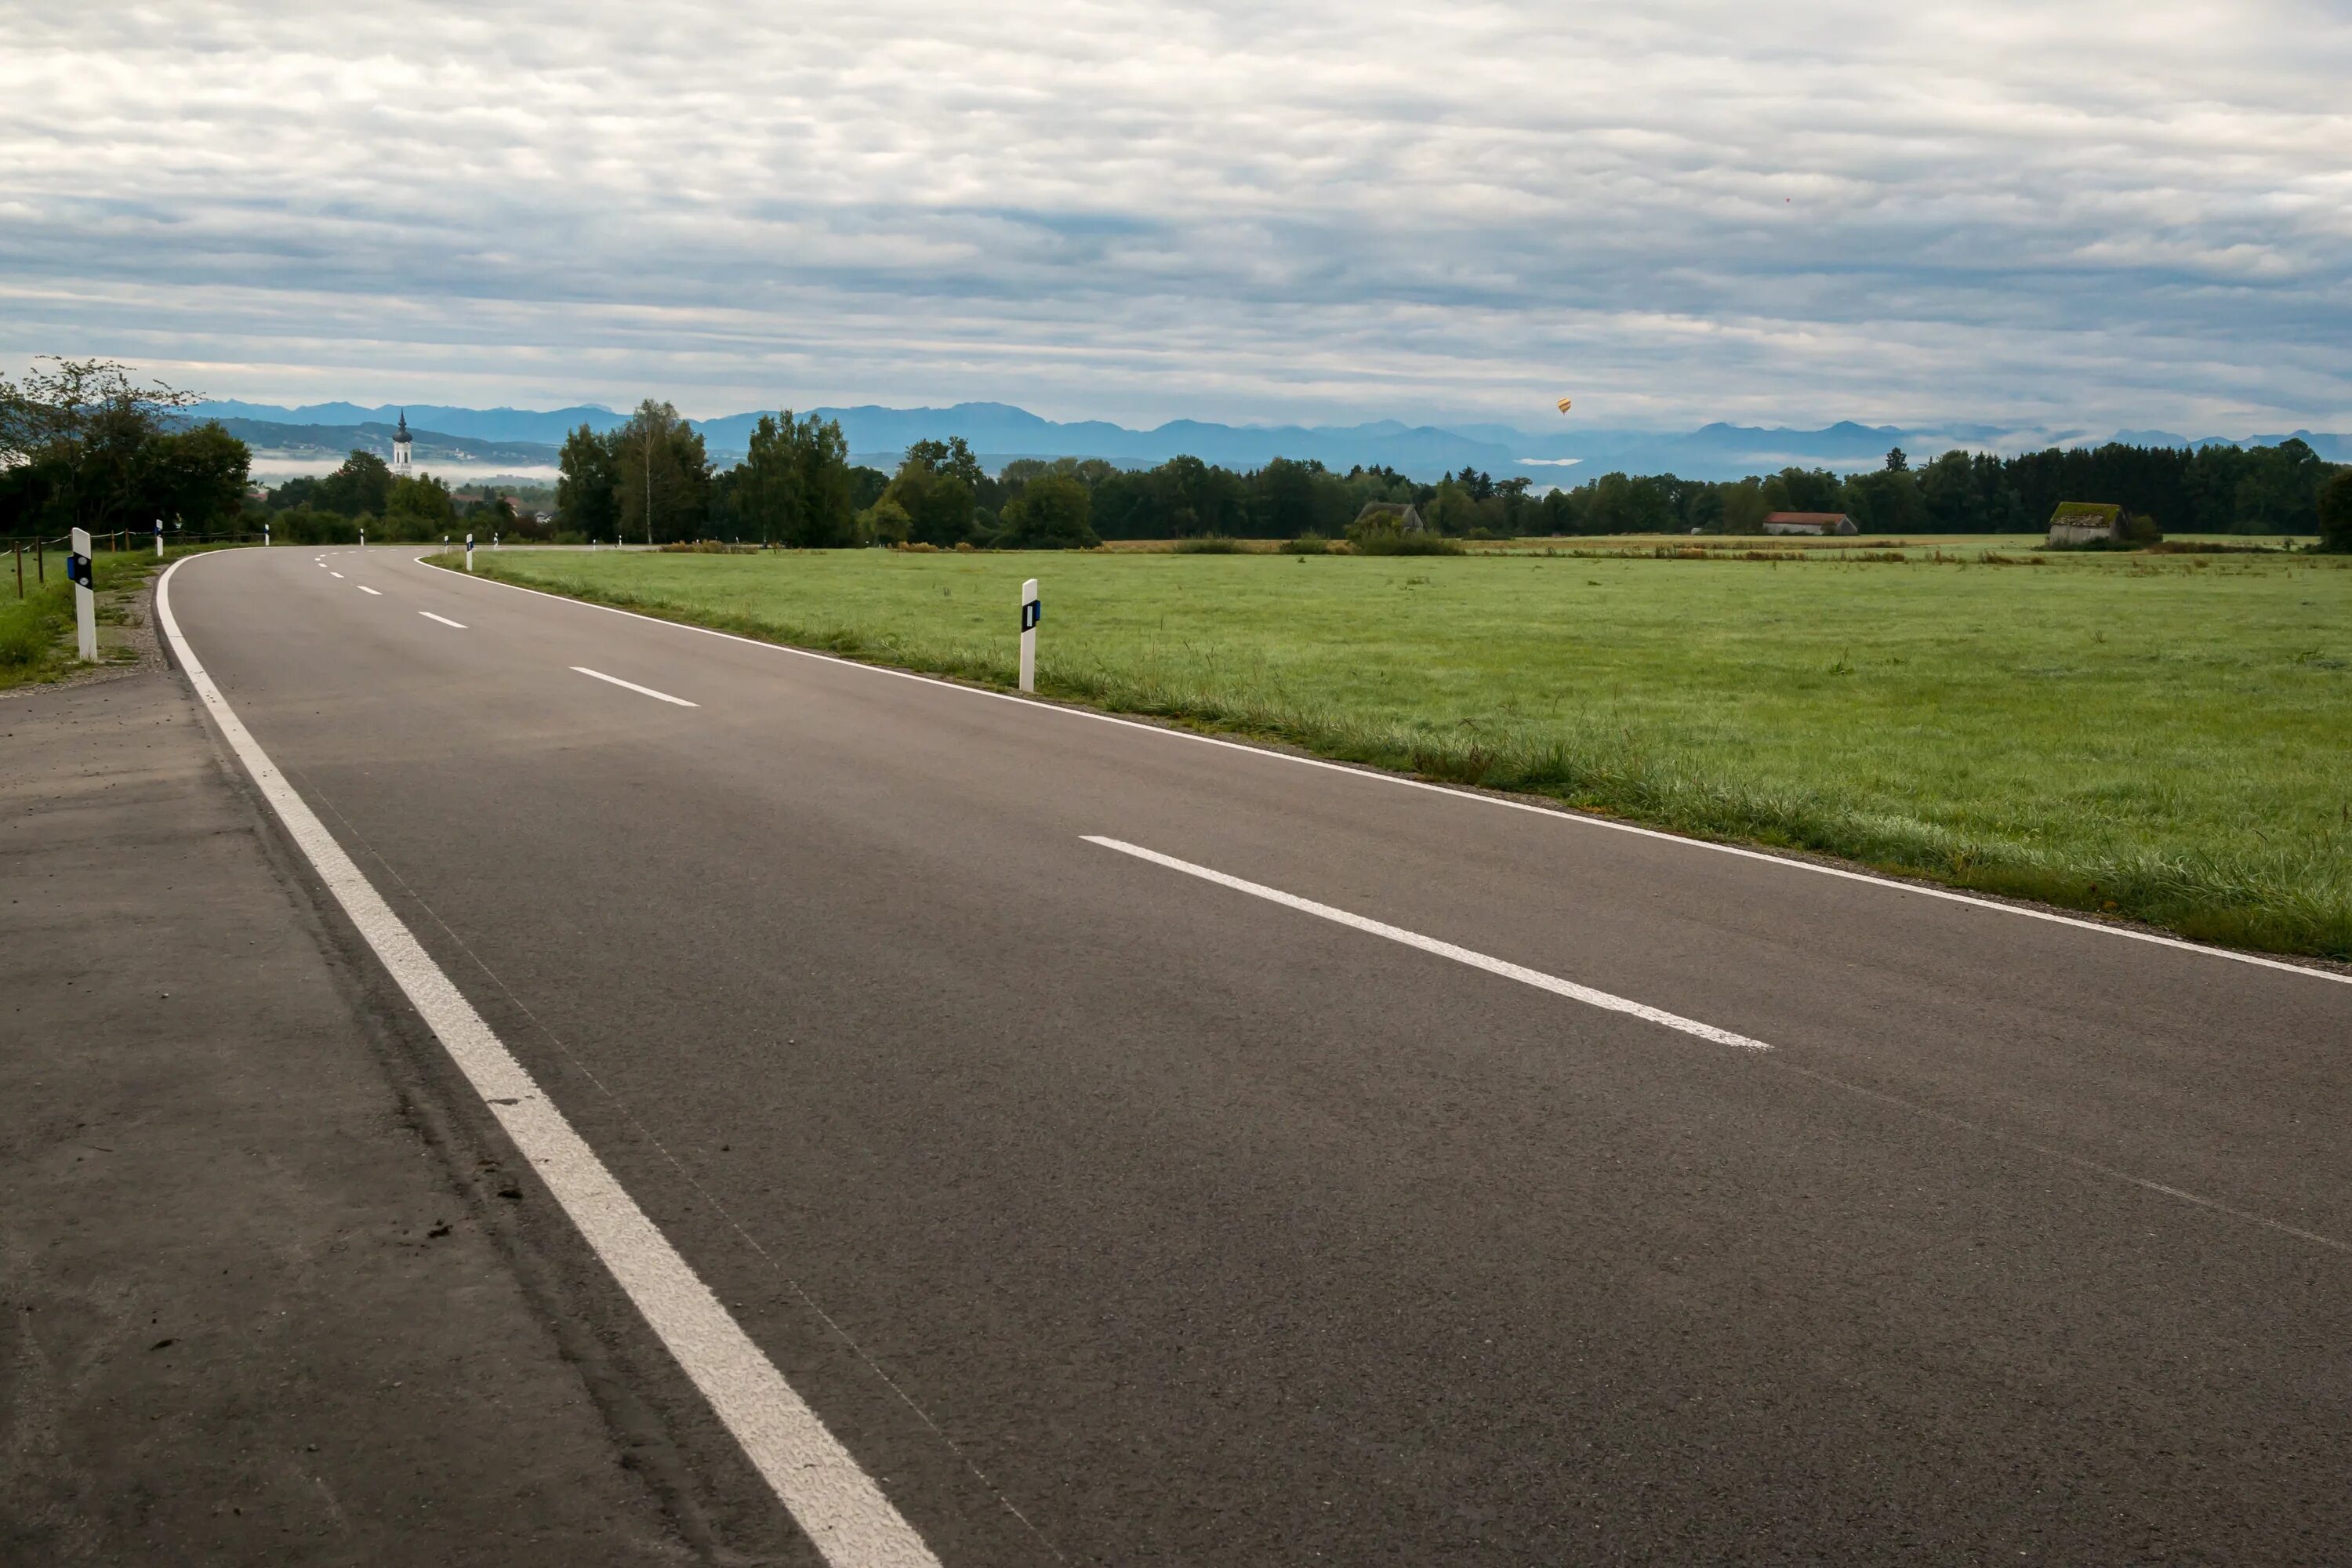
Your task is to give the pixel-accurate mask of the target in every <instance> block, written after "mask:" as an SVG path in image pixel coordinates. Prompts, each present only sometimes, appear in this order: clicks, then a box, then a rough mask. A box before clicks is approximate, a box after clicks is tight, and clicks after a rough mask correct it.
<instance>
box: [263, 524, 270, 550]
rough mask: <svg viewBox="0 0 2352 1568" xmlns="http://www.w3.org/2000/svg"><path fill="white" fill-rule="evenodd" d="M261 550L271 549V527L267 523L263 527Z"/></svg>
mask: <svg viewBox="0 0 2352 1568" xmlns="http://www.w3.org/2000/svg"><path fill="white" fill-rule="evenodd" d="M261 548H263V549H264V550H267V549H268V548H269V525H268V523H266V522H265V523H263V524H262V525H261Z"/></svg>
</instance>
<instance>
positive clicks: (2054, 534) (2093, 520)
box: [2050, 500, 2124, 544]
mask: <svg viewBox="0 0 2352 1568" xmlns="http://www.w3.org/2000/svg"><path fill="white" fill-rule="evenodd" d="M2122 537H2124V509H2123V508H2122V507H2120V506H2116V505H2113V504H2111V503H2109V502H2106V501H2096V500H2062V501H2060V502H2059V503H2058V510H2056V511H2053V512H2052V513H2051V514H2050V542H2051V543H2053V544H2097V543H2102V542H2106V541H2109V540H2116V539H2121V538H2122Z"/></svg>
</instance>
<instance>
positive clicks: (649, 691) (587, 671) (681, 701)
mask: <svg viewBox="0 0 2352 1568" xmlns="http://www.w3.org/2000/svg"><path fill="white" fill-rule="evenodd" d="M572 668H574V669H576V670H578V671H579V672H580V673H581V674H583V675H593V676H594V677H595V678H596V679H599V680H604V681H610V682H611V683H612V684H613V685H614V686H625V687H627V688H628V689H630V690H631V691H636V692H641V693H643V694H644V695H646V696H647V697H657V698H659V699H661V700H663V701H664V702H675V703H677V705H678V706H679V707H680V708H699V707H701V706H702V704H701V703H699V702H688V700H686V699H685V698H683V697H672V696H671V695H670V694H669V693H668V692H667V691H656V690H655V689H653V688H652V687H650V686H639V685H638V684H637V683H636V682H635V681H634V680H623V679H621V678H620V677H619V676H617V675H607V674H605V673H604V671H603V670H601V669H591V668H588V667H587V666H586V665H584V664H575V665H573V666H572Z"/></svg>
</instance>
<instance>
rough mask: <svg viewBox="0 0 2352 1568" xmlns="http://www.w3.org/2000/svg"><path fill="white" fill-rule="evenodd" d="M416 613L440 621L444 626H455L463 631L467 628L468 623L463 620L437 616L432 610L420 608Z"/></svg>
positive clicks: (430, 619)
mask: <svg viewBox="0 0 2352 1568" xmlns="http://www.w3.org/2000/svg"><path fill="white" fill-rule="evenodd" d="M416 613H417V614H418V615H420V616H424V617H425V619H426V620H428V621H439V622H440V623H441V624H442V625H443V626H455V627H457V629H458V630H459V631H461V632H462V631H464V630H465V629H466V623H465V622H463V621H453V620H451V619H450V618H449V617H448V616H436V615H435V614H434V613H433V612H432V611H430V610H419V611H417V612H416Z"/></svg>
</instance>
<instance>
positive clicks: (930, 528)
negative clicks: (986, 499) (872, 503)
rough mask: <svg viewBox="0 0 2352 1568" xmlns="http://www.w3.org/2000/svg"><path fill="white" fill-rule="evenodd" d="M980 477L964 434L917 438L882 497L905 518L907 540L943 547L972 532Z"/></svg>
mask: <svg viewBox="0 0 2352 1568" xmlns="http://www.w3.org/2000/svg"><path fill="white" fill-rule="evenodd" d="M982 478H983V476H982V473H981V471H980V462H979V459H977V458H974V457H973V456H972V454H971V447H968V446H966V445H965V444H964V439H963V437H961V436H957V437H952V438H950V439H949V440H946V441H918V442H916V443H915V444H914V445H913V446H911V447H908V448H907V457H906V460H905V461H904V462H902V463H900V464H899V465H898V473H897V475H895V476H894V477H893V478H892V479H891V480H890V488H889V489H887V490H885V491H884V492H883V495H882V499H883V500H886V501H888V502H890V503H891V504H892V505H893V506H895V507H896V508H897V509H898V511H899V513H900V514H901V515H903V516H904V517H905V518H906V520H907V537H908V539H909V540H911V541H913V542H916V543H919V544H935V545H938V546H940V548H942V549H945V548H948V547H950V546H952V545H957V544H961V543H963V542H965V541H967V540H969V539H970V538H971V533H972V524H973V521H974V517H973V513H974V510H975V509H976V508H977V506H978V504H979V497H980V486H981V482H982ZM878 504H879V503H877V505H878Z"/></svg>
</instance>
